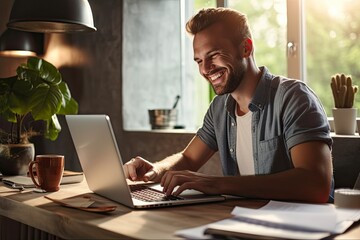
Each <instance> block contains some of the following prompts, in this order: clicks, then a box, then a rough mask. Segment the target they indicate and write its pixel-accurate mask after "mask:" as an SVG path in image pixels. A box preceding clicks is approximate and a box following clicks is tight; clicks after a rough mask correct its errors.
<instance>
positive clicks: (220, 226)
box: [175, 201, 360, 239]
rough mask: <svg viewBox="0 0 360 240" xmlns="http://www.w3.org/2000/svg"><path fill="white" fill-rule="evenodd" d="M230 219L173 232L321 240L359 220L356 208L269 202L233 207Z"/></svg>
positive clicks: (207, 236)
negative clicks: (251, 207)
mask: <svg viewBox="0 0 360 240" xmlns="http://www.w3.org/2000/svg"><path fill="white" fill-rule="evenodd" d="M232 214H233V217H232V218H229V219H225V220H221V221H218V222H215V223H211V224H208V225H204V226H200V227H197V228H191V229H185V230H181V231H178V232H176V233H175V234H176V235H178V236H182V237H186V238H191V239H212V238H213V237H219V236H228V237H246V238H257V239H259V238H261V237H264V238H268V237H272V238H286V239H321V238H324V237H327V236H329V235H332V234H340V233H343V232H344V231H345V230H346V229H347V228H349V227H350V226H351V224H352V223H353V222H354V221H358V220H359V219H360V209H339V208H336V207H335V206H334V205H332V204H303V203H290V202H278V201H270V202H269V203H268V204H267V205H265V206H264V207H262V208H260V209H249V208H242V207H235V208H234V209H233V211H232Z"/></svg>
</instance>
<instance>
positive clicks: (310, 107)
mask: <svg viewBox="0 0 360 240" xmlns="http://www.w3.org/2000/svg"><path fill="white" fill-rule="evenodd" d="M186 29H187V31H188V32H189V33H190V34H191V35H193V48H194V60H195V61H196V62H197V64H198V66H199V71H200V73H201V75H202V76H203V77H204V78H205V79H206V80H207V81H208V82H209V83H210V84H211V85H212V87H213V89H214V91H215V92H216V94H217V96H216V97H215V98H214V99H213V101H212V102H211V104H210V107H209V109H208V111H207V113H206V115H205V117H204V122H203V125H202V127H201V128H200V129H199V130H198V131H197V133H196V135H195V137H194V138H193V139H192V140H191V142H190V143H189V144H188V146H187V147H186V148H185V149H184V150H183V151H182V152H180V153H177V154H174V155H172V156H169V157H167V158H165V159H164V160H162V161H159V162H156V163H151V162H149V161H147V160H145V159H143V158H141V157H135V158H133V159H132V160H131V161H129V162H127V163H126V164H125V170H126V172H127V175H128V177H129V178H130V179H132V180H144V181H149V180H153V181H158V182H160V183H161V184H162V186H163V187H164V192H165V193H166V194H168V195H170V194H173V195H178V194H180V193H181V192H182V191H184V190H185V189H196V190H199V191H202V192H204V193H207V194H230V195H239V196H245V197H252V198H264V199H277V200H291V201H305V202H316V203H323V202H327V201H331V200H332V193H333V184H332V160H331V146H332V140H331V137H330V129H329V125H328V121H327V117H326V114H325V112H324V110H323V107H322V105H321V103H320V101H319V99H318V98H317V96H316V95H315V93H314V92H313V91H312V90H311V89H309V87H308V86H307V85H306V84H305V83H304V82H302V81H299V80H294V79H288V78H285V77H282V76H276V75H273V74H271V73H270V72H269V70H268V69H267V68H266V67H258V66H257V65H256V62H255V58H254V44H253V38H252V35H251V31H250V27H249V25H248V21H247V18H246V16H245V15H244V14H242V13H240V12H237V11H235V10H232V9H228V8H208V9H203V10H201V11H200V12H199V13H197V14H196V15H195V16H193V17H192V18H191V19H190V20H189V21H188V23H187V25H186ZM217 151H219V155H220V160H221V164H222V170H223V174H224V176H221V177H220V176H210V175H205V174H201V173H197V172H196V171H197V170H198V169H199V168H200V167H201V166H202V165H203V164H204V163H206V162H207V161H208V160H209V159H210V158H211V156H213V154H214V153H215V152H217ZM177 186H178V188H177V189H176V187H177ZM174 189H176V190H174Z"/></svg>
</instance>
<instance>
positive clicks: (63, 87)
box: [59, 82, 71, 107]
mask: <svg viewBox="0 0 360 240" xmlns="http://www.w3.org/2000/svg"><path fill="white" fill-rule="evenodd" d="M59 89H60V91H61V93H62V95H63V101H62V107H66V104H67V102H69V101H70V99H71V93H70V90H69V88H68V85H67V84H66V83H65V82H61V83H60V84H59Z"/></svg>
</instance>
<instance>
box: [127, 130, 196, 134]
mask: <svg viewBox="0 0 360 240" xmlns="http://www.w3.org/2000/svg"><path fill="white" fill-rule="evenodd" d="M124 132H126V133H137V134H138V133H144V134H195V133H196V130H186V129H149V130H124Z"/></svg>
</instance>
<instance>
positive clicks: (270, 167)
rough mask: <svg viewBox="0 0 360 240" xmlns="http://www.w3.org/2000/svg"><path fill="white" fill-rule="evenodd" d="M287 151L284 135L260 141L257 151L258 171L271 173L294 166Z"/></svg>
mask: <svg viewBox="0 0 360 240" xmlns="http://www.w3.org/2000/svg"><path fill="white" fill-rule="evenodd" d="M287 151H288V150H287V147H286V146H285V141H284V138H283V136H276V137H274V138H271V139H268V140H263V141H260V143H259V148H258V153H257V156H258V157H257V159H258V161H257V168H258V173H259V174H271V173H277V172H281V171H284V170H287V169H290V168H292V163H291V159H289V157H288V154H287ZM255 166H256V164H255Z"/></svg>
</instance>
